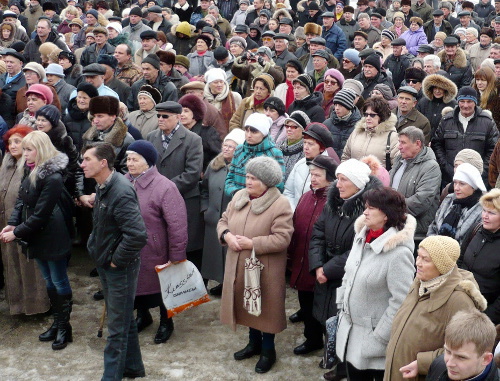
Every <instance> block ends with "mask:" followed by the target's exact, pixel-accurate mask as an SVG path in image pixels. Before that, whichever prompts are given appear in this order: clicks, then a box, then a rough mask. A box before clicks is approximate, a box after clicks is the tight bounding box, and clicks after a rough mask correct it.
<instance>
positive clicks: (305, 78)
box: [292, 74, 316, 94]
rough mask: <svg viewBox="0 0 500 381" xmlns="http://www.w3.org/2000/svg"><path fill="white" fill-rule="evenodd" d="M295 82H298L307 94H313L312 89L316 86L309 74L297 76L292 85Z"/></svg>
mask: <svg viewBox="0 0 500 381" xmlns="http://www.w3.org/2000/svg"><path fill="white" fill-rule="evenodd" d="M295 82H299V83H300V84H301V85H302V86H304V87H305V88H306V89H307V90H309V94H312V93H313V92H314V87H315V86H316V83H315V81H314V78H313V77H311V76H310V75H309V74H301V75H299V76H298V77H297V78H295V79H294V80H293V81H292V83H295Z"/></svg>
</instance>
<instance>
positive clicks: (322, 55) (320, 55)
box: [307, 49, 330, 85]
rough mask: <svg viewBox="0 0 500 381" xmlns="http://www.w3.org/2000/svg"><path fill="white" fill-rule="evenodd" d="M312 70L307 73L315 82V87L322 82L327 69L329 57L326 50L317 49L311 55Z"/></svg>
mask: <svg viewBox="0 0 500 381" xmlns="http://www.w3.org/2000/svg"><path fill="white" fill-rule="evenodd" d="M311 56H312V61H313V67H314V70H312V71H310V72H308V73H307V74H309V75H310V76H311V77H312V78H314V80H315V81H316V85H318V84H320V83H322V82H323V76H324V74H325V72H326V70H327V69H328V60H329V58H330V55H329V54H328V53H327V52H326V50H323V49H319V50H316V51H315V52H314V53H312V54H311Z"/></svg>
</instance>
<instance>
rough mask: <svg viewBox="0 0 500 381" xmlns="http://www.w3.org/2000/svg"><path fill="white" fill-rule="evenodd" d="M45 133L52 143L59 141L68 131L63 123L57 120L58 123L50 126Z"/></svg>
mask: <svg viewBox="0 0 500 381" xmlns="http://www.w3.org/2000/svg"><path fill="white" fill-rule="evenodd" d="M47 135H48V136H49V138H50V140H51V141H52V143H54V142H59V141H61V139H62V138H64V137H65V136H67V135H68V133H67V132H66V127H65V126H64V123H63V122H61V121H59V123H57V126H54V127H52V128H51V129H50V131H48V132H47Z"/></svg>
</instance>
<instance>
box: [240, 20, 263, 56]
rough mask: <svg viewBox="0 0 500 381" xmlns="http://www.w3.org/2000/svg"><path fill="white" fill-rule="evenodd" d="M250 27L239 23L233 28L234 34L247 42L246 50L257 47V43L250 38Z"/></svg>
mask: <svg viewBox="0 0 500 381" xmlns="http://www.w3.org/2000/svg"><path fill="white" fill-rule="evenodd" d="M249 33H250V27H249V26H248V25H244V24H240V25H236V28H234V35H235V36H238V37H241V38H243V39H244V40H245V42H246V43H247V50H252V49H258V48H259V45H257V43H256V42H255V41H254V40H252V39H251V38H250V35H249Z"/></svg>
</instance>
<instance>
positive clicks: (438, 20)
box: [433, 15, 444, 25]
mask: <svg viewBox="0 0 500 381" xmlns="http://www.w3.org/2000/svg"><path fill="white" fill-rule="evenodd" d="M433 18H434V24H436V25H441V24H442V23H443V19H444V15H443V16H433Z"/></svg>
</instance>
